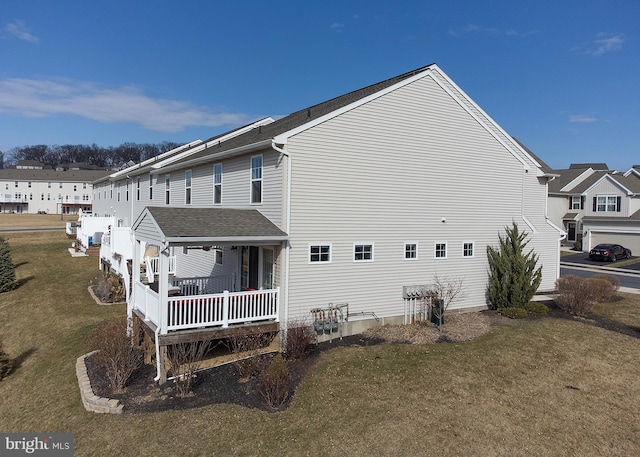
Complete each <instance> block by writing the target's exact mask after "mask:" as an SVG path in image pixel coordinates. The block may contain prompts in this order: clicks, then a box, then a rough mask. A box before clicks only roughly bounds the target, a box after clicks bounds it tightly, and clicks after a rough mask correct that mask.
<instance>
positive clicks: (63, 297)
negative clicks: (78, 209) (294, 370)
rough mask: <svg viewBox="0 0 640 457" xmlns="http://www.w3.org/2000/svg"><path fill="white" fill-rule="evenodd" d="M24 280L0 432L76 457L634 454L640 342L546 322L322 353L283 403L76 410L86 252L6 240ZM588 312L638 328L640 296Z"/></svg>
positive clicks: (92, 266)
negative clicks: (44, 440)
mask: <svg viewBox="0 0 640 457" xmlns="http://www.w3.org/2000/svg"><path fill="white" fill-rule="evenodd" d="M5 237H6V238H7V239H8V240H9V243H10V244H11V246H12V253H13V260H14V263H16V264H17V265H18V267H17V274H18V277H19V279H20V281H21V283H22V284H21V287H20V288H19V289H17V290H15V291H12V292H9V293H5V294H1V295H0V338H1V339H2V341H3V343H4V348H5V350H6V351H7V352H9V353H10V354H11V355H12V356H16V357H18V358H19V360H20V366H19V367H18V369H17V370H16V371H15V372H14V373H13V374H12V375H11V376H9V377H8V378H7V379H5V380H4V381H2V382H0V398H1V399H2V400H1V401H0V410H1V411H2V414H0V430H2V431H5V432H28V431H31V432H74V434H75V446H76V456H89V455H91V456H94V455H95V456H158V455H169V456H174V455H175V456H189V455H194V456H200V455H206V456H213V455H216V456H232V455H241V456H251V455H256V456H268V455H279V456H305V455H309V456H315V455H321V456H334V455H335V456H338V455H340V456H344V455H348V456H371V455H377V456H405V455H406V456H414V455H425V456H429V455H433V456H445V455H452V456H474V457H485V456H524V455H531V456H554V457H555V456H598V455H602V456H616V455H618V456H623V455H624V456H627V455H640V420H639V418H640V363H639V361H640V339H638V338H633V337H629V336H625V335H621V334H617V333H613V332H610V331H606V330H603V329H600V328H596V327H594V326H591V325H589V322H588V321H578V322H575V321H567V320H562V319H552V318H545V319H539V320H531V321H529V320H528V321H517V322H514V323H513V325H509V326H505V327H502V328H498V329H496V330H494V331H492V332H491V333H489V334H487V335H485V336H484V337H482V338H480V339H479V340H476V341H474V342H471V343H460V344H434V345H413V346H409V345H380V346H371V347H366V348H356V347H353V348H336V349H333V350H331V351H328V352H326V353H323V354H322V356H321V358H320V361H319V363H318V365H317V367H316V369H315V370H314V371H313V373H312V374H311V376H310V377H308V378H307V379H306V380H305V381H304V382H303V383H302V385H301V387H300V389H299V391H298V394H297V396H296V398H295V401H294V403H293V405H292V406H291V407H290V408H289V409H288V410H287V411H285V412H281V413H276V414H270V413H266V412H262V411H257V410H248V409H244V408H242V407H239V406H234V405H212V406H208V407H205V408H200V409H195V410H190V411H174V412H169V413H162V414H153V415H138V416H134V415H127V414H125V415H121V416H113V415H100V414H95V413H90V412H87V411H85V410H84V408H83V406H82V403H81V401H80V395H79V391H78V385H77V380H76V376H75V361H76V358H77V357H78V356H80V355H81V354H83V353H85V352H86V347H85V345H84V339H85V336H86V335H87V333H88V332H89V330H90V329H91V328H92V327H93V326H94V325H95V324H96V323H97V322H99V321H100V320H102V319H105V318H107V317H109V316H112V315H124V313H125V306H124V305H116V306H98V305H96V304H95V303H94V302H92V300H91V298H90V296H89V293H88V292H87V286H88V284H89V280H90V279H91V278H92V277H93V276H95V274H96V273H97V259H96V258H94V257H91V258H87V257H84V258H71V257H70V256H69V254H68V252H67V248H68V247H69V246H70V242H69V241H68V240H65V239H64V236H63V234H58V233H53V232H47V233H11V234H6V236H5ZM624 297H625V298H624V300H621V301H618V302H615V303H610V304H607V305H605V306H600V307H599V308H598V312H600V313H603V314H606V316H607V317H608V318H610V319H616V320H620V321H623V322H624V323H626V324H627V325H629V326H636V327H638V326H640V296H632V295H625V296H624Z"/></svg>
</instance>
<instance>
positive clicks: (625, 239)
mask: <svg viewBox="0 0 640 457" xmlns="http://www.w3.org/2000/svg"><path fill="white" fill-rule="evenodd" d="M600 243H613V244H621V245H623V246H624V247H625V248H627V249H631V252H632V253H633V255H635V256H638V255H640V234H628V233H611V232H609V233H608V232H591V247H593V246H595V245H596V244H600Z"/></svg>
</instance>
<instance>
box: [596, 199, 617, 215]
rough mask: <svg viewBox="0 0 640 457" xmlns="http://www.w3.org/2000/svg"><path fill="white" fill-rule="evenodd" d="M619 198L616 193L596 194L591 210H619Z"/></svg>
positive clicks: (612, 211)
mask: <svg viewBox="0 0 640 457" xmlns="http://www.w3.org/2000/svg"><path fill="white" fill-rule="evenodd" d="M620 202H621V198H620V197H618V196H616V195H598V196H597V197H594V198H593V211H595V212H598V213H605V212H607V213H609V212H611V213H615V212H619V211H620Z"/></svg>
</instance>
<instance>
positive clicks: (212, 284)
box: [171, 274, 236, 295]
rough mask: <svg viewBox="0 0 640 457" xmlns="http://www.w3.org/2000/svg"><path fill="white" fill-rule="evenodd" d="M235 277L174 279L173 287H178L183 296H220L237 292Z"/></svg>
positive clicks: (172, 281)
mask: <svg viewBox="0 0 640 457" xmlns="http://www.w3.org/2000/svg"><path fill="white" fill-rule="evenodd" d="M235 279H236V277H235V275H233V274H231V275H226V276H203V277H197V278H175V277H174V278H172V280H171V285H172V286H173V287H178V288H179V289H180V293H181V294H182V295H205V294H219V293H222V292H223V291H225V290H236V280H235Z"/></svg>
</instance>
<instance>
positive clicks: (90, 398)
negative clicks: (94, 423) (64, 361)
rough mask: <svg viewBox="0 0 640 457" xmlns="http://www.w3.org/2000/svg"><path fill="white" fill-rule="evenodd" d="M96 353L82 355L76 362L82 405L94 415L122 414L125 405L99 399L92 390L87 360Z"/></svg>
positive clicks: (106, 399)
mask: <svg viewBox="0 0 640 457" xmlns="http://www.w3.org/2000/svg"><path fill="white" fill-rule="evenodd" d="M96 352H97V351H93V352H89V353H88V354H84V355H81V356H80V357H78V359H77V360H76V376H77V377H78V385H79V386H80V398H82V404H83V405H84V408H85V409H86V410H87V411H93V412H94V413H106V414H122V409H123V408H124V405H122V404H120V400H116V399H109V398H104V397H98V396H97V395H96V394H95V393H94V392H93V389H92V388H91V381H90V380H89V374H88V373H87V364H86V363H85V359H86V358H87V357H90V356H92V355H93V354H95V353H96Z"/></svg>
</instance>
